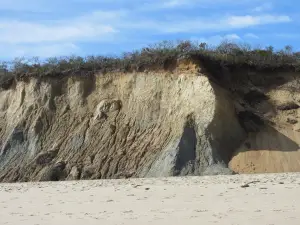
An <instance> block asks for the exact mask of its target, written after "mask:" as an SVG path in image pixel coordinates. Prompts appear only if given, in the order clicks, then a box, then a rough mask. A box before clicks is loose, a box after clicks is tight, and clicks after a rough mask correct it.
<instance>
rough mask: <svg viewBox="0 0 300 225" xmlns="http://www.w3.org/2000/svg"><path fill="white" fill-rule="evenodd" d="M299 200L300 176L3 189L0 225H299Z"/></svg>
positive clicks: (103, 182)
mask: <svg viewBox="0 0 300 225" xmlns="http://www.w3.org/2000/svg"><path fill="white" fill-rule="evenodd" d="M249 182H251V183H249ZM247 184H248V185H247ZM299 196H300V174H299V173H292V174H277V175H276V174H268V175H266V174H264V175H234V176H213V177H183V178H179V177H177V178H160V179H157V178H155V179H129V180H100V181H76V182H50V183H19V184H1V185H0V209H1V210H0V224H1V225H5V224H8V225H16V224H22V225H37V224H40V225H49V224H54V225H59V224H63V225H90V224H91V225H92V224H97V225H99V224H105V225H109V224H118V225H121V224H126V225H127V224H128V225H147V224H163V225H169V224H170V225H176V224H178V225H179V224H181V225H182V224H189V225H193V224H197V225H199V224H222V225H227V224H230V225H235V224H243V225H247V224H249V225H250V224H251V225H253V224H257V225H260V224H261V225H262V224H263V225H271V224H273V225H275V224H278V225H282V224H289V225H294V224H295V225H296V224H297V225H298V224H300V203H299V200H300V199H299Z"/></svg>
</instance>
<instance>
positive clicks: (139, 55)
mask: <svg viewBox="0 0 300 225" xmlns="http://www.w3.org/2000/svg"><path fill="white" fill-rule="evenodd" d="M182 56H187V57H191V58H193V59H198V60H202V61H205V63H206V64H207V63H210V64H212V65H213V66H219V67H232V66H234V67H240V66H248V67H251V68H254V69H257V70H260V69H269V70H277V69H283V70H293V71H298V70H300V53H299V52H293V51H292V47H291V46H289V45H287V46H285V48H284V49H283V50H280V51H274V48H273V47H272V46H268V47H266V48H265V49H261V48H256V49H253V48H252V47H251V46H250V45H247V44H240V45H238V44H236V43H232V42H228V41H225V42H222V43H221V44H220V45H219V46H216V47H209V46H208V45H207V44H206V43H200V44H198V43H196V42H191V41H178V42H177V43H175V42H171V41H163V42H160V43H156V44H153V45H150V46H148V47H145V48H143V49H141V50H137V51H133V52H126V53H124V54H122V55H121V56H120V57H108V56H88V57H85V58H83V57H80V56H70V57H60V58H56V57H54V58H48V59H46V60H45V61H41V60H39V59H38V58H36V57H35V58H32V59H25V58H16V59H15V60H13V61H11V62H2V63H0V83H1V84H2V83H3V82H8V81H9V80H11V79H14V78H20V77H24V76H59V75H70V74H72V73H76V74H78V72H81V73H79V74H83V75H86V74H89V73H95V72H102V73H107V72H112V71H122V72H130V71H134V70H136V71H143V70H145V69H164V68H165V64H166V63H170V62H172V61H173V62H176V60H177V59H178V58H180V57H182Z"/></svg>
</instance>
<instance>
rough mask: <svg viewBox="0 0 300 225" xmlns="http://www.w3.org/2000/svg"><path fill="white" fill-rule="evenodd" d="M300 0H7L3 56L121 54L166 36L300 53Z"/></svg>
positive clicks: (2, 6)
mask: <svg viewBox="0 0 300 225" xmlns="http://www.w3.org/2000/svg"><path fill="white" fill-rule="evenodd" d="M299 8H300V1H298V0H284V1H283V0H269V1H263V0H65V1H61V0H51V1H49V0H26V1H25V0H10V1H8V0H0V52H1V55H0V58H2V59H4V58H5V59H8V58H9V59H10V58H14V57H21V56H26V57H31V56H40V57H42V58H43V57H52V56H65V55H70V54H77V55H82V56H85V55H90V54H119V53H121V52H124V51H131V50H133V49H138V48H141V47H144V46H147V45H148V44H151V43H156V42H159V41H161V40H178V39H190V40H197V41H201V42H202V41H203V42H207V43H209V44H211V45H214V44H217V43H219V42H220V41H222V40H224V39H229V40H233V41H236V42H241V43H243V42H246V43H250V44H252V45H254V46H258V45H261V46H266V45H273V46H274V47H275V48H280V47H283V46H284V45H286V44H290V45H292V46H293V47H294V50H297V51H298V50H300V42H299V41H298V40H300V22H299V21H300V13H299Z"/></svg>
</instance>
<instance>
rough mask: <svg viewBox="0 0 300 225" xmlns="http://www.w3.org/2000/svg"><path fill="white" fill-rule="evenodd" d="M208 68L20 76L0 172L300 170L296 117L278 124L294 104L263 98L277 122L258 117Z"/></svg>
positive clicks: (9, 104) (44, 176) (49, 175)
mask: <svg viewBox="0 0 300 225" xmlns="http://www.w3.org/2000/svg"><path fill="white" fill-rule="evenodd" d="M204 71H205V70H202V68H201V67H199V65H197V66H194V65H192V66H191V65H189V64H188V65H186V66H178V67H177V69H176V70H174V71H172V72H168V71H161V72H158V71H156V72H155V71H153V72H144V73H137V72H136V73H127V74H122V73H111V74H106V75H103V74H95V75H93V76H67V77H55V78H54V77H44V78H36V77H31V78H26V79H23V80H21V81H16V82H14V83H13V84H12V86H11V87H9V88H6V89H2V90H1V92H0V107H1V108H0V141H1V149H0V181H4V182H13V181H48V180H51V181H56V180H74V179H100V178H120V177H158V176H177V175H204V174H224V173H225V174H230V173H232V171H231V170H230V169H228V168H227V165H228V163H229V162H230V163H229V165H230V167H231V168H232V169H233V171H235V172H287V171H300V165H299V160H298V159H299V154H300V153H299V148H298V143H299V140H298V139H297V138H296V136H297V134H298V133H297V132H298V131H297V130H295V129H294V126H296V125H295V124H294V125H291V124H289V125H287V126H286V127H284V129H283V130H284V132H286V133H285V135H281V136H280V132H277V130H276V129H277V127H280V126H281V124H282V123H283V122H282V121H284V120H285V119H286V118H284V119H280V120H278V119H277V117H279V118H283V116H282V115H283V114H284V113H286V112H291V110H284V112H281V111H280V110H273V111H272V110H271V111H272V113H273V114H272V113H271V114H270V107H265V108H267V110H265V111H264V112H263V114H262V116H261V117H263V118H268V120H269V121H275V123H273V124H267V123H263V124H261V123H260V122H261V121H260V120H258V122H257V121H256V117H255V116H253V115H254V114H253V112H251V110H252V111H253V110H254V112H260V111H261V109H260V108H259V106H260V105H259V106H257V105H254V106H253V107H252V106H251V107H252V108H251V107H250V104H248V103H246V104H244V103H243V101H241V95H240V94H238V95H236V94H235V92H233V91H232V88H227V87H225V86H223V87H221V86H220V85H218V84H216V83H215V82H213V81H211V80H210V78H209V77H210V76H209V74H207V72H204ZM276 88H278V87H276ZM276 90H277V89H275V91H276ZM278 90H281V89H280V88H279V89H278ZM243 91H245V92H247V91H249V90H248V89H247V88H246V89H244V90H243ZM263 91H264V93H266V95H270V96H274V98H275V100H276V94H272V89H270V90H263ZM237 93H239V92H237ZM276 93H277V92H276ZM292 95H293V96H295V93H292ZM275 100H274V101H275ZM274 101H273V100H272V99H271V100H270V98H268V99H267V100H264V101H262V103H263V104H265V105H268V104H271V103H272V104H273V102H274ZM282 101H283V102H284V103H286V101H289V99H287V98H285V97H283V100H282ZM293 101H295V99H294V100H293ZM262 103H260V104H262ZM276 104H277V103H276ZM280 104H281V103H280ZM295 104H296V103H295ZM249 107H250V108H249ZM272 107H273V105H272ZM272 107H271V108H272ZM294 108H295V107H294ZM296 108H297V107H296ZM255 110H256V111H255ZM293 110H294V111H293V112H294V114H293V115H292V119H294V117H295V116H296V115H297V112H298V111H297V110H298V109H293ZM294 122H295V121H294ZM249 124H250V125H249ZM249 127H250V128H251V127H252V128H253V127H254V128H255V129H249ZM294 130H295V131H294ZM275 133H276V135H278V138H275V140H276V141H277V142H276V141H275V142H274V138H273V137H274V135H275ZM266 143H271V144H266ZM276 143H277V144H276ZM278 143H280V144H278ZM273 144H275V145H274V146H275V147H274V146H273ZM245 146H246V147H247V148H245ZM266 153H267V154H266ZM232 156H234V157H233V158H232ZM249 159H251V160H249ZM252 164H254V166H253V165H252ZM249 165H250V166H249ZM270 165H271V166H270ZM249 167H251V169H247V168H249Z"/></svg>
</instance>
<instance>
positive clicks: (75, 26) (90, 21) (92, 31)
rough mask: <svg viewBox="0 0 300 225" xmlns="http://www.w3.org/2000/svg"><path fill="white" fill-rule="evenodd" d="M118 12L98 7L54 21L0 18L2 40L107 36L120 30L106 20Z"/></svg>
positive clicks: (34, 40)
mask: <svg viewBox="0 0 300 225" xmlns="http://www.w3.org/2000/svg"><path fill="white" fill-rule="evenodd" d="M116 16H117V15H116V14H114V13H113V12H103V13H102V12H100V11H98V12H97V13H96V14H91V15H89V16H84V17H78V18H75V19H72V20H66V21H54V22H53V23H52V24H46V23H42V22H40V23H38V22H26V21H19V20H0V31H1V35H0V43H1V42H2V43H11V44H13V43H15V44H20V43H39V42H64V41H85V40H91V39H95V38H97V39H98V40H105V39H108V38H110V37H111V35H113V34H115V33H117V32H118V30H116V29H115V28H114V27H113V26H111V25H109V23H107V22H106V20H110V19H113V17H116ZM94 17H96V18H97V20H95V19H94Z"/></svg>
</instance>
